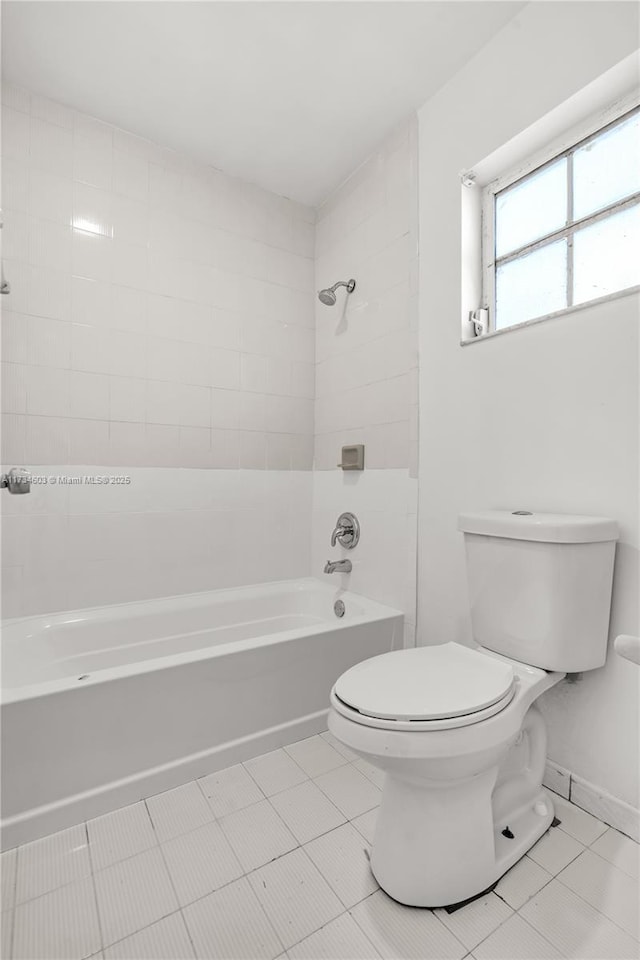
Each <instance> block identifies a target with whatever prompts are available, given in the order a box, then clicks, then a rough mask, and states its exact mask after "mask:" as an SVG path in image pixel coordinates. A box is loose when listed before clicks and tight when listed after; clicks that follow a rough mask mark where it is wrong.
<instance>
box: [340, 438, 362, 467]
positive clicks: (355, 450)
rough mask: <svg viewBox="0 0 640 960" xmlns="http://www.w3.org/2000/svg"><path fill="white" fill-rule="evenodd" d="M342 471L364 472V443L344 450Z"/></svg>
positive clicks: (355, 444)
mask: <svg viewBox="0 0 640 960" xmlns="http://www.w3.org/2000/svg"><path fill="white" fill-rule="evenodd" d="M338 466H339V467H340V469H341V470H364V443H352V444H350V445H349V446H346V447H343V448H342V459H341V461H340V463H339V464H338Z"/></svg>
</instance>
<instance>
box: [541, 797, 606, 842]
mask: <svg viewBox="0 0 640 960" xmlns="http://www.w3.org/2000/svg"><path fill="white" fill-rule="evenodd" d="M552 799H553V806H554V807H555V811H556V817H557V818H558V820H560V829H561V830H564V832H565V833H568V834H569V836H571V837H573V838H574V840H578V841H579V842H580V843H583V844H584V845H585V846H589V844H590V843H593V841H594V840H596V839H597V838H598V837H599V836H601V835H602V834H603V833H604V832H605V830H606V829H607V825H606V823H603V822H602V820H597V819H596V818H595V817H592V816H591V814H590V813H587V812H586V810H581V809H580V807H577V806H576V805H575V803H569V801H568V800H565V799H564V797H557V796H555V795H552Z"/></svg>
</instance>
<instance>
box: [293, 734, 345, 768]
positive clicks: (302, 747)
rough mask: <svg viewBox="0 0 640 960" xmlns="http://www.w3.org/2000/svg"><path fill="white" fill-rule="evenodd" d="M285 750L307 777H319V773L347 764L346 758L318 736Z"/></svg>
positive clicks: (294, 744) (301, 741) (300, 741)
mask: <svg viewBox="0 0 640 960" xmlns="http://www.w3.org/2000/svg"><path fill="white" fill-rule="evenodd" d="M285 750H286V751H287V753H288V754H289V756H290V757H292V758H293V759H294V760H295V762H296V763H297V764H298V766H299V767H301V768H302V769H303V770H304V772H305V773H306V774H307V776H308V777H319V776H320V774H321V773H328V772H329V770H335V768H336V767H341V766H343V764H345V763H348V761H347V758H346V757H343V756H342V754H341V753H339V752H338V751H337V750H334V748H333V747H332V746H331V744H329V743H327V741H326V740H323V739H322V737H320V736H317V737H309V738H308V739H307V740H299V741H298V742H297V743H292V744H291V745H290V746H288V747H285Z"/></svg>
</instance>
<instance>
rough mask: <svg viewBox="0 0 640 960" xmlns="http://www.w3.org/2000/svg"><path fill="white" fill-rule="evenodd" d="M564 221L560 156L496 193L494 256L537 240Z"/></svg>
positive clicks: (564, 166)
mask: <svg viewBox="0 0 640 960" xmlns="http://www.w3.org/2000/svg"><path fill="white" fill-rule="evenodd" d="M566 222H567V161H566V158H564V157H562V159H560V160H556V162H555V163H552V164H550V165H549V166H548V167H545V168H544V170H541V171H540V173H535V174H533V175H532V176H531V177H528V178H527V179H526V180H523V181H522V183H519V184H517V185H516V186H514V187H510V188H509V189H508V190H504V191H503V192H502V193H499V194H497V195H496V256H497V257H502V256H504V255H505V254H506V253H509V252H510V251H511V250H517V249H518V247H522V246H524V245H525V243H531V242H532V241H533V240H539V239H540V237H544V236H545V235H546V234H547V233H552V232H553V231H554V230H558V229H559V228H560V227H563V226H564V225H565V223H566Z"/></svg>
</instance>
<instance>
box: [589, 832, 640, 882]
mask: <svg viewBox="0 0 640 960" xmlns="http://www.w3.org/2000/svg"><path fill="white" fill-rule="evenodd" d="M591 849H592V850H593V851H594V853H597V854H598V856H600V857H604V859H605V860H608V861H609V863H613V864H614V865H615V866H616V867H617V868H618V870H622V872H623V873H626V874H628V875H629V876H630V877H633V878H634V879H635V880H637V879H638V874H639V873H640V871H639V869H638V867H639V866H640V845H638V844H637V843H635V841H633V840H631V839H630V838H629V837H625V836H624V834H622V833H618V831H617V830H614V829H613V827H609V829H608V830H607V832H606V833H603V834H602V836H601V837H598V839H597V840H596V841H595V843H593V844H592V845H591Z"/></svg>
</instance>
